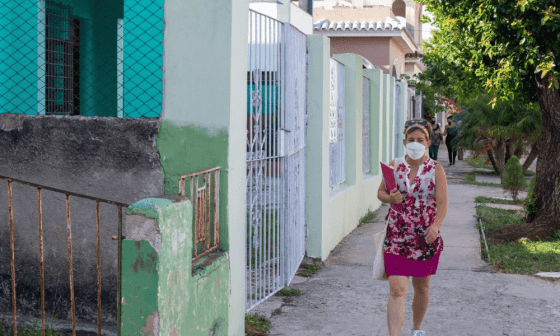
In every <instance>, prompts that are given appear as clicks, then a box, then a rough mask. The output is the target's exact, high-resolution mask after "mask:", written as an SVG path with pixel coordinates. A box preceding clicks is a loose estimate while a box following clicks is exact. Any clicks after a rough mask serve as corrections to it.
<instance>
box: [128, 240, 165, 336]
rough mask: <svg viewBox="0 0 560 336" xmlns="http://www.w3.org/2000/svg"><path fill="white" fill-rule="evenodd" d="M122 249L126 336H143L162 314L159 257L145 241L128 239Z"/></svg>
mask: <svg viewBox="0 0 560 336" xmlns="http://www.w3.org/2000/svg"><path fill="white" fill-rule="evenodd" d="M122 249H123V255H122V258H123V259H122V260H123V261H122V286H121V288H122V298H123V299H122V306H121V307H122V308H121V316H122V319H121V323H122V331H123V332H122V334H123V335H142V336H143V335H146V333H143V332H142V331H143V329H144V330H145V329H146V325H147V323H148V321H147V320H148V319H150V317H151V318H153V316H154V313H156V312H157V311H158V303H157V301H158V300H157V287H158V282H159V273H158V264H159V256H158V254H157V252H156V251H155V250H154V248H153V247H152V246H151V245H150V243H148V242H147V241H145V240H143V241H133V240H128V239H124V240H123V245H122Z"/></svg>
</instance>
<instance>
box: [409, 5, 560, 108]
mask: <svg viewBox="0 0 560 336" xmlns="http://www.w3.org/2000/svg"><path fill="white" fill-rule="evenodd" d="M415 1H417V2H422V3H424V4H425V5H426V10H427V11H429V12H431V13H432V14H433V20H432V22H431V23H432V24H434V25H436V26H437V27H438V28H439V31H436V32H434V34H433V37H432V39H431V40H430V41H429V42H428V43H426V48H425V56H424V58H426V59H428V60H430V61H439V62H441V64H442V65H441V66H440V68H441V70H442V71H443V72H444V75H447V76H448V77H449V79H448V81H449V82H450V83H449V86H450V88H451V89H452V91H454V92H457V93H460V90H457V88H459V89H460V88H464V89H465V88H469V87H473V86H475V87H476V86H479V85H482V87H483V89H484V90H486V91H487V92H488V93H490V94H491V96H492V97H493V98H492V100H491V104H494V103H496V102H497V101H498V100H500V99H502V100H507V101H510V102H515V101H517V102H519V101H525V102H532V101H535V99H534V98H535V94H536V93H537V85H538V83H537V81H536V80H538V81H541V84H542V83H545V82H543V81H542V79H543V78H545V77H546V83H547V84H548V86H549V88H551V89H557V88H558V87H559V86H560V85H559V83H558V79H557V78H558V74H559V71H560V68H559V67H558V64H557V63H556V62H555V55H560V40H559V39H560V37H559V36H560V34H559V33H560V14H559V11H558V8H556V7H555V6H553V1H549V0H518V1H488V0H455V1H440V0H415ZM425 21H426V19H425ZM427 21H429V19H428V20H427ZM427 65H428V64H427ZM535 79H536V80H535ZM437 84H439V83H437ZM453 89H454V90H453ZM464 89H463V90H464Z"/></svg>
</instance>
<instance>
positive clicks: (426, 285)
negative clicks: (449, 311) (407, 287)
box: [412, 275, 432, 330]
mask: <svg viewBox="0 0 560 336" xmlns="http://www.w3.org/2000/svg"><path fill="white" fill-rule="evenodd" d="M431 278H432V276H431V275H429V276H427V277H425V278H416V277H413V278H412V284H413V286H414V299H413V300H412V329H416V330H420V325H421V324H422V321H423V320H424V316H425V315H426V311H427V310H428V304H429V303H430V279H431Z"/></svg>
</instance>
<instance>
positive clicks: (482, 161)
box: [465, 155, 535, 176]
mask: <svg viewBox="0 0 560 336" xmlns="http://www.w3.org/2000/svg"><path fill="white" fill-rule="evenodd" d="M486 160H487V157H486V155H484V156H479V157H477V158H466V159H465V161H467V162H468V163H469V164H470V165H471V166H473V167H475V168H486V169H492V172H487V171H479V172H478V174H487V175H500V173H498V172H497V171H496V170H494V166H492V165H489V164H486ZM523 175H525V176H535V172H532V171H526V172H525V173H523Z"/></svg>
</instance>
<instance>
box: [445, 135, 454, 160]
mask: <svg viewBox="0 0 560 336" xmlns="http://www.w3.org/2000/svg"><path fill="white" fill-rule="evenodd" d="M451 140H453V139H450V138H449V137H447V139H445V144H446V145H447V154H448V156H449V165H452V164H453V147H451Z"/></svg>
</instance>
